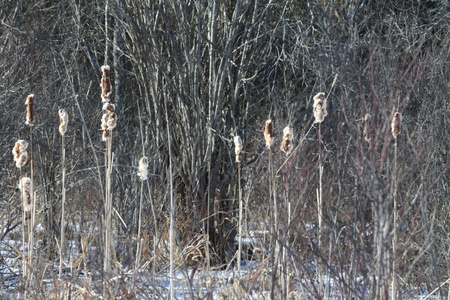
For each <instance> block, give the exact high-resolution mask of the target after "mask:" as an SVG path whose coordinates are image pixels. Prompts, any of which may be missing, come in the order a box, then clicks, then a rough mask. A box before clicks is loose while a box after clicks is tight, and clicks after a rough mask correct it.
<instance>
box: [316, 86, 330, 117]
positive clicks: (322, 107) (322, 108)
mask: <svg viewBox="0 0 450 300" xmlns="http://www.w3.org/2000/svg"><path fill="white" fill-rule="evenodd" d="M313 99H314V106H313V111H314V118H315V121H314V123H322V122H323V120H324V119H325V117H326V116H327V115H328V112H327V99H325V93H322V92H321V93H318V94H317V95H315V96H314V98H313Z"/></svg>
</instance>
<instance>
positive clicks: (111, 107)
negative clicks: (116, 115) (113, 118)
mask: <svg viewBox="0 0 450 300" xmlns="http://www.w3.org/2000/svg"><path fill="white" fill-rule="evenodd" d="M102 109H103V110H106V111H107V112H108V113H112V112H115V111H116V106H115V105H114V104H111V103H109V102H106V103H104V104H103V108H102Z"/></svg>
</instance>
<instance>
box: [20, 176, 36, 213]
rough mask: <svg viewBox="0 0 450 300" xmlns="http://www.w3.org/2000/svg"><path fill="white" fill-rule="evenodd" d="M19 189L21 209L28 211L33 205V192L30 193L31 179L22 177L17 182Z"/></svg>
mask: <svg viewBox="0 0 450 300" xmlns="http://www.w3.org/2000/svg"><path fill="white" fill-rule="evenodd" d="M19 189H20V191H21V192H22V199H23V209H24V210H25V211H30V210H31V208H32V206H33V194H32V193H31V179H30V178H29V177H22V178H21V179H20V182H19Z"/></svg>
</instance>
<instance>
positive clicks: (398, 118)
mask: <svg viewBox="0 0 450 300" xmlns="http://www.w3.org/2000/svg"><path fill="white" fill-rule="evenodd" d="M401 124H402V114H401V113H399V112H398V111H397V112H396V113H395V114H394V117H393V118H392V122H391V130H392V136H393V137H394V139H396V138H397V136H398V135H399V134H400V126H401Z"/></svg>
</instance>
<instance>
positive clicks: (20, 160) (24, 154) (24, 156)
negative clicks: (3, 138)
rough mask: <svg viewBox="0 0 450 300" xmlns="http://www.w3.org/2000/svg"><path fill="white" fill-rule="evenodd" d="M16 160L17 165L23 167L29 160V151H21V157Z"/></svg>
mask: <svg viewBox="0 0 450 300" xmlns="http://www.w3.org/2000/svg"><path fill="white" fill-rule="evenodd" d="M15 161H16V167H17V168H22V167H23V166H24V165H25V164H26V163H27V161H28V152H27V151H23V152H21V153H20V155H19V157H18V158H17V159H15Z"/></svg>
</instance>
